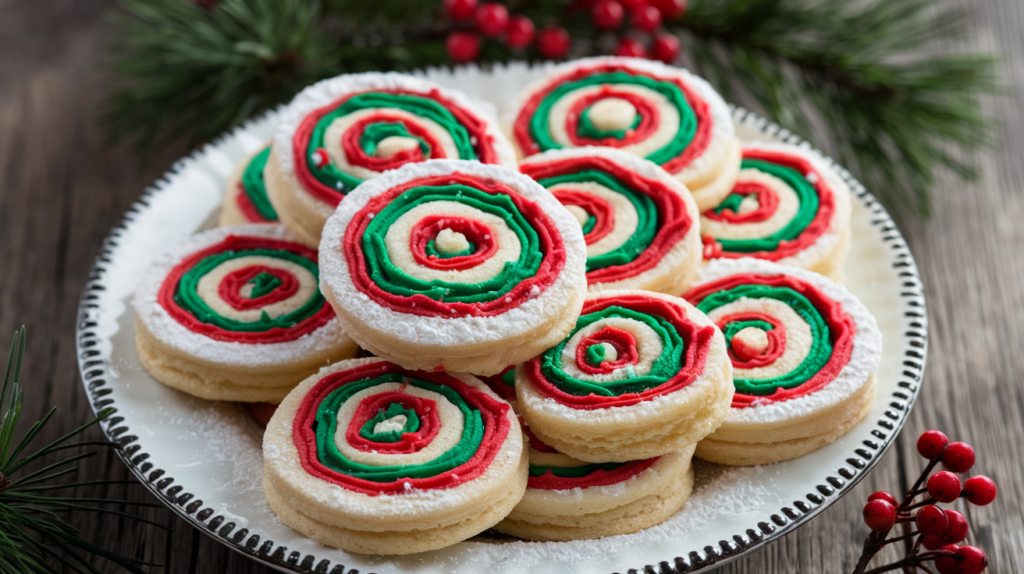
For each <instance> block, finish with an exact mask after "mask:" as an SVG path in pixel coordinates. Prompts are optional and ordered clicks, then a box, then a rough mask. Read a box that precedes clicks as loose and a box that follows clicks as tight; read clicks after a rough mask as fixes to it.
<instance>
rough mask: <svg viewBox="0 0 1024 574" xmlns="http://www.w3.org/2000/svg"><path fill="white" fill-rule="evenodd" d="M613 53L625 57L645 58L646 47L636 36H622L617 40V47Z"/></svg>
mask: <svg viewBox="0 0 1024 574" xmlns="http://www.w3.org/2000/svg"><path fill="white" fill-rule="evenodd" d="M615 55H616V56H624V57H627V58H646V57H647V48H646V47H645V46H644V43H643V42H641V41H640V40H637V39H636V38H623V39H622V41H621V42H619V47H618V48H615Z"/></svg>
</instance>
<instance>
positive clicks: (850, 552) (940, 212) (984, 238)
mask: <svg viewBox="0 0 1024 574" xmlns="http://www.w3.org/2000/svg"><path fill="white" fill-rule="evenodd" d="M110 4H111V3H110V2H109V1H108V0H76V1H75V2H59V1H55V0H34V1H27V0H20V1H19V0H0V261H3V263H4V265H3V275H2V279H0V345H6V344H7V341H8V340H9V339H8V335H7V334H8V333H11V332H12V331H13V330H14V328H15V327H16V326H18V325H20V324H21V323H27V324H28V325H29V329H30V331H29V346H28V354H27V357H26V363H25V368H24V372H23V381H24V382H25V384H26V386H27V387H28V388H27V394H28V400H27V402H26V411H25V417H26V420H34V419H36V418H38V417H39V416H41V415H42V414H43V413H44V412H45V410H46V408H48V406H49V405H51V404H57V405H58V406H59V407H60V411H59V414H58V420H57V422H56V424H54V425H52V426H51V428H50V429H48V431H47V432H46V433H45V436H44V437H43V439H44V440H45V439H47V438H55V437H56V436H57V435H58V434H60V433H62V432H64V431H66V430H67V429H69V428H71V427H72V426H73V425H74V424H77V423H78V422H79V421H83V420H86V419H87V418H88V417H89V416H90V415H91V411H90V410H89V407H88V404H87V402H86V397H85V395H84V393H83V392H82V391H81V387H80V385H79V383H78V373H77V368H76V364H75V354H74V322H75V312H76V308H77V304H78V297H79V293H80V292H81V289H82V286H83V285H84V283H85V279H86V277H87V274H88V269H89V266H90V265H91V263H92V260H93V258H94V256H95V254H96V252H97V250H98V248H99V246H100V244H101V242H102V240H103V237H104V236H105V235H106V234H107V232H108V231H109V229H110V228H111V227H112V226H113V225H114V224H115V223H116V222H117V221H118V219H119V218H120V216H121V214H122V213H123V212H124V210H125V209H127V207H128V206H129V205H130V204H131V202H132V201H134V199H135V198H136V197H137V196H138V194H139V193H140V192H141V191H142V189H144V188H145V187H146V186H147V185H148V184H149V183H150V182H151V181H153V180H154V179H156V178H157V177H158V176H159V175H160V173H162V172H163V171H164V170H165V169H167V167H168V166H170V164H171V163H172V162H173V161H174V160H175V159H176V158H177V157H179V156H180V155H182V154H183V153H184V152H185V151H186V150H184V149H181V148H173V147H170V148H168V149H161V150H157V152H155V153H153V154H151V155H150V156H148V157H147V158H145V160H144V162H140V161H139V158H138V156H137V155H136V154H134V153H133V152H131V150H127V149H114V150H111V149H108V148H106V147H104V146H103V145H102V143H101V141H100V137H99V134H98V133H97V130H96V127H95V122H94V115H95V110H96V103H97V100H98V97H99V94H100V93H101V91H102V87H103V78H102V74H101V73H100V72H98V71H97V66H98V64H99V63H100V62H101V61H102V59H103V57H104V45H105V43H106V42H107V41H108V39H109V38H110V30H109V28H108V27H107V26H106V24H104V23H103V18H102V15H103V13H104V11H105V10H106V9H108V8H109V6H110ZM973 5H974V6H975V7H976V10H977V26H978V29H979V31H980V35H979V39H978V42H979V47H981V48H983V49H987V50H996V51H998V52H1000V53H1001V54H1002V56H1003V58H1004V63H1005V71H1006V78H1005V81H1006V84H1007V86H1008V87H1009V88H1010V90H1009V91H1010V95H1009V96H1008V97H1005V98H1002V99H998V100H995V101H993V102H991V104H990V105H991V106H992V109H993V111H994V112H995V114H996V115H997V116H998V117H999V118H1000V120H1001V123H1002V124H1003V131H1002V133H1001V135H1000V142H999V146H998V148H997V149H995V150H994V151H993V152H992V153H991V154H988V155H987V156H986V157H985V158H984V159H983V166H984V170H983V174H982V178H981V179H980V181H978V182H975V183H972V184H966V185H965V184H962V183H956V182H947V183H944V184H943V185H940V186H939V187H938V188H937V189H936V190H935V198H936V201H935V214H934V217H933V219H932V220H931V221H927V222H914V223H913V224H911V225H908V226H906V228H905V229H904V231H905V233H906V235H907V238H908V241H909V243H910V245H911V248H912V249H913V251H914V253H915V255H916V256H917V259H918V263H919V265H920V267H921V273H922V277H923V281H924V284H925V288H926V290H927V293H928V298H929V304H930V309H929V311H930V316H931V333H930V335H931V348H930V360H929V363H928V372H927V374H926V376H925V382H924V384H923V386H922V393H921V396H920V398H919V401H918V405H917V407H916V408H915V410H914V412H913V413H912V415H911V420H910V422H909V423H908V425H907V432H906V433H904V435H902V436H901V437H900V438H899V442H898V444H897V448H895V449H893V450H892V451H891V452H890V453H889V454H887V455H886V456H885V458H884V459H883V460H882V461H881V462H880V464H879V465H878V467H876V470H875V471H874V472H872V473H871V474H870V475H869V476H868V477H867V478H866V479H865V480H864V482H862V483H861V484H860V485H859V486H858V487H857V488H856V490H855V491H854V492H853V493H851V494H850V495H849V496H847V497H846V498H845V499H843V500H842V501H840V502H839V503H837V504H836V505H835V506H833V507H832V508H830V509H828V510H827V511H825V512H824V513H823V514H822V515H821V516H820V517H818V518H817V519H815V520H814V521H813V523H812V524H811V525H810V526H808V527H806V528H802V529H800V530H798V531H797V532H795V533H793V534H790V535H789V536H787V537H785V538H784V539H782V540H780V541H778V542H776V543H774V544H771V545H769V546H768V547H767V548H765V549H764V550H762V551H761V552H758V553H756V554H755V555H753V556H750V557H747V558H744V559H741V560H739V561H737V562H735V563H733V564H730V565H729V566H727V567H725V568H723V571H724V572H731V573H748V572H749V573H754V572H756V573H788V572H841V571H844V570H847V569H848V568H849V567H850V565H852V563H853V562H854V561H855V560H856V557H857V554H858V551H859V547H860V544H861V542H862V540H863V537H864V536H865V534H866V531H865V528H864V526H863V525H862V523H861V520H860V509H861V506H862V505H863V501H864V499H865V497H866V496H867V495H868V494H869V493H871V492H873V491H875V490H880V489H888V490H895V489H897V488H898V487H899V486H900V485H901V484H905V483H906V481H907V480H908V479H909V478H912V477H914V476H916V474H917V472H918V471H919V469H920V466H921V465H920V461H919V459H918V458H917V457H916V455H915V454H914V452H915V451H914V439H915V437H916V435H917V434H919V433H920V432H921V431H923V430H925V429H928V428H935V427H938V428H942V429H944V430H946V432H947V433H948V434H950V436H952V437H954V438H956V439H962V440H966V441H968V442H970V443H972V444H974V445H975V446H976V447H977V450H978V453H979V457H978V459H979V461H978V467H977V470H978V472H981V473H985V474H989V475H990V476H992V477H993V478H995V479H996V480H997V482H998V483H999V487H1000V497H999V498H998V499H997V501H996V503H994V504H993V505H991V506H989V507H984V508H980V509H973V508H972V509H970V510H969V511H968V519H969V520H970V521H971V524H972V527H973V529H972V538H971V540H972V541H973V542H974V543H977V544H978V545H980V546H981V547H983V548H984V549H985V550H986V552H988V553H989V556H990V558H991V561H992V569H991V571H993V572H1013V571H1022V570H1024V517H1022V515H1021V513H1020V507H1021V504H1022V503H1024V480H1022V479H1021V478H1020V465H1021V463H1020V459H1021V452H1022V450H1021V444H1024V385H1022V384H1021V383H1020V382H1019V377H1020V373H1021V372H1022V371H1024V354H1022V353H1021V351H1020V349H1024V326H1022V323H1021V322H1022V319H1024V317H1022V314H1021V311H1020V309H1022V308H1024V288H1022V287H1021V286H1022V285H1024V257H1021V256H1020V255H1019V253H1018V249H1019V247H1018V246H1019V245H1022V244H1024V225H1021V222H1022V221H1024V194H1021V193H1020V186H1021V184H1020V182H1022V181H1024V162H1022V161H1021V160H1020V150H1022V149H1024V36H1022V35H1021V34H1020V30H1021V29H1024V4H1022V3H1021V2H1019V1H1018V0H985V1H983V2H976V3H973ZM94 434H98V433H94ZM127 477H128V473H127V471H126V470H125V468H124V466H123V465H122V464H121V463H120V462H119V461H118V460H116V457H115V456H113V455H111V454H109V453H106V454H102V455H101V456H99V457H98V458H97V459H94V460H92V461H89V462H88V463H87V464H86V465H85V466H84V468H83V470H82V472H81V475H80V478H81V479H83V480H95V479H100V478H114V479H124V478H127ZM908 477H909V478H908ZM95 494H96V495H111V496H126V497H127V498H129V499H130V500H136V501H151V500H152V497H150V496H149V495H148V494H147V493H146V491H144V490H143V489H142V488H140V487H138V486H130V487H125V486H116V487H110V488H107V489H97V491H96V492H95ZM143 515H144V516H147V517H149V518H150V519H153V520H156V521H158V522H161V523H163V524H167V525H168V526H170V527H172V528H173V529H174V534H173V537H171V539H170V543H168V542H167V540H168V539H167V538H166V537H165V536H164V535H163V534H162V533H161V532H160V531H158V530H157V529H155V528H152V527H145V528H142V527H139V526H137V525H132V524H131V523H129V522H126V521H118V520H93V519H91V518H90V517H88V516H74V517H72V518H71V520H72V522H73V523H74V524H75V525H76V526H78V527H80V528H82V529H83V530H84V531H86V532H88V533H89V534H90V535H91V536H94V537H95V540H97V541H101V542H103V543H104V544H108V545H114V546H115V547H116V548H119V549H120V550H121V551H123V552H127V553H130V554H132V555H135V556H139V557H143V558H146V559H148V560H153V561H157V562H164V563H167V564H168V568H167V570H166V571H167V572H170V573H179V572H228V573H241V572H269V571H270V570H269V569H267V568H264V567H262V566H260V565H258V564H256V563H253V562H251V561H249V560H248V559H246V558H244V557H242V556H239V555H236V554H234V553H232V552H231V551H229V550H227V549H226V548H224V547H222V546H221V545H219V544H218V543H216V542H214V541H212V540H211V539H209V538H208V537H206V536H204V535H203V534H201V533H199V532H197V531H196V530H194V529H192V528H191V527H190V526H188V525H187V524H186V523H185V522H183V521H181V520H179V519H177V518H176V517H174V516H173V515H171V514H170V513H169V512H166V511H163V510H153V511H147V512H144V513H143Z"/></svg>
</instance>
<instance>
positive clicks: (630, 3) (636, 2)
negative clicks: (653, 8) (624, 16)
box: [619, 0, 647, 12]
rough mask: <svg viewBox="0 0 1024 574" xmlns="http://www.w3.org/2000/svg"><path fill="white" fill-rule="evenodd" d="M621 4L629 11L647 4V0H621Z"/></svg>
mask: <svg viewBox="0 0 1024 574" xmlns="http://www.w3.org/2000/svg"><path fill="white" fill-rule="evenodd" d="M619 4H622V7H623V8H625V9H626V11H627V12H632V11H633V10H636V9H637V8H641V7H643V6H646V5H647V0H619Z"/></svg>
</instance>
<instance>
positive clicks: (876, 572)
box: [854, 556, 921, 574]
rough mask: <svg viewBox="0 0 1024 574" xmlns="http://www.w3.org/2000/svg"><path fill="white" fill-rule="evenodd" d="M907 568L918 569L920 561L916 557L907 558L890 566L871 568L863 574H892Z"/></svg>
mask: <svg viewBox="0 0 1024 574" xmlns="http://www.w3.org/2000/svg"><path fill="white" fill-rule="evenodd" d="M908 566H911V567H919V566H921V560H920V559H919V557H917V556H908V557H907V558H904V559H903V560H898V561H896V562H893V563H892V564H886V565H885V566H879V567H878V568H872V569H871V570H868V571H866V572H864V573H863V574H881V573H882V572H892V571H893V570H899V569H901V568H906V567H908ZM854 572H855V573H856V574H860V573H857V571H856V570H854Z"/></svg>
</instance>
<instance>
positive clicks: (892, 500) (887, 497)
mask: <svg viewBox="0 0 1024 574" xmlns="http://www.w3.org/2000/svg"><path fill="white" fill-rule="evenodd" d="M872 500H884V501H886V502H888V503H889V504H891V505H893V506H899V504H900V503H899V501H897V500H896V497H895V496H893V495H891V494H889V493H888V492H885V491H884V490H880V491H878V492H876V493H874V494H872V495H871V496H869V497H868V502H871V501H872Z"/></svg>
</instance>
